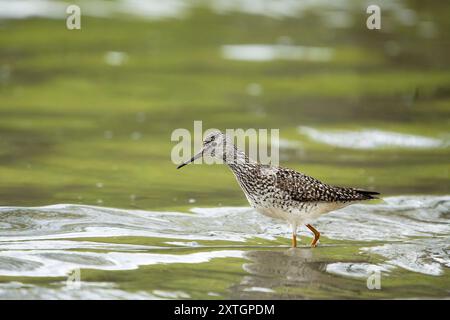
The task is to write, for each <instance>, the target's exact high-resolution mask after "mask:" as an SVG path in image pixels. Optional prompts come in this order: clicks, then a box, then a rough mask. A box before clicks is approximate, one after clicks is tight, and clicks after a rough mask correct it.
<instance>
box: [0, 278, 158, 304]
mask: <svg viewBox="0 0 450 320" xmlns="http://www.w3.org/2000/svg"><path fill="white" fill-rule="evenodd" d="M0 299H10V300H23V299H27V300H38V299H40V300H110V299H131V300H150V299H151V300H155V299H161V298H160V297H158V296H155V295H151V294H149V293H147V292H144V291H137V292H129V291H124V290H120V289H118V288H116V286H115V285H114V284H113V283H107V282H82V283H81V284H80V286H79V288H71V287H69V286H66V285H65V284H64V283H52V284H51V286H50V287H42V286H36V285H32V284H24V283H21V282H17V281H13V282H7V283H0Z"/></svg>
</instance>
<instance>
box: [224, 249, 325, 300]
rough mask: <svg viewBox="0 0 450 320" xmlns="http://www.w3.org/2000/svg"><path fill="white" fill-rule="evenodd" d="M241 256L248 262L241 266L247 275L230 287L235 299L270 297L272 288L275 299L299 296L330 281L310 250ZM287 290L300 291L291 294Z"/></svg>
mask: <svg viewBox="0 0 450 320" xmlns="http://www.w3.org/2000/svg"><path fill="white" fill-rule="evenodd" d="M244 257H245V258H247V259H249V260H250V262H249V263H246V264H244V266H243V268H244V270H245V271H246V272H248V273H249V274H250V275H248V276H246V277H244V279H243V280H242V281H241V283H240V284H239V285H235V286H233V287H232V288H231V292H232V295H235V296H236V297H238V298H243V299H247V298H249V299H250V298H251V299H259V298H264V297H268V296H269V297H272V298H273V297H274V295H275V293H274V291H273V290H274V289H277V294H276V296H277V297H278V298H287V297H288V296H287V295H299V297H301V296H300V295H301V290H303V289H304V290H313V289H314V288H316V289H317V288H318V287H319V286H322V285H324V283H326V282H330V281H331V280H330V278H331V276H330V275H328V274H326V273H325V269H326V263H324V262H321V261H318V260H316V259H317V258H315V257H314V252H313V251H311V250H307V249H297V250H292V249H289V250H287V251H266V250H260V251H248V252H246V253H245V255H244ZM290 288H298V289H299V290H298V291H297V293H294V292H291V290H290ZM283 289H284V290H285V292H283Z"/></svg>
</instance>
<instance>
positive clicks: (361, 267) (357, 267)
mask: <svg viewBox="0 0 450 320" xmlns="http://www.w3.org/2000/svg"><path fill="white" fill-rule="evenodd" d="M391 269H393V267H392V266H390V265H386V264H383V265H376V264H371V263H352V262H335V263H330V264H328V265H327V266H326V271H327V272H328V273H332V274H336V275H340V276H345V277H351V278H367V277H369V276H370V275H371V274H373V273H374V272H380V273H383V272H384V273H386V272H389V271H390V270H391Z"/></svg>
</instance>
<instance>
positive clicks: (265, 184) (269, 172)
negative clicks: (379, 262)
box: [178, 131, 379, 247]
mask: <svg viewBox="0 0 450 320" xmlns="http://www.w3.org/2000/svg"><path fill="white" fill-rule="evenodd" d="M203 156H210V157H216V158H219V159H222V160H223V161H224V162H225V163H226V164H227V165H228V166H229V167H230V169H231V171H232V172H233V173H234V175H235V177H236V179H237V181H238V183H239V185H240V187H241V188H242V190H243V191H244V194H245V196H246V197H247V200H248V202H249V203H250V205H251V206H252V207H253V208H255V209H256V210H257V211H258V212H260V213H262V214H264V215H266V216H269V217H272V218H278V219H282V220H285V221H287V222H288V223H289V224H290V225H291V227H292V246H293V247H296V246H297V228H298V226H300V225H306V227H307V228H308V229H309V230H311V231H312V233H313V234H314V239H313V240H312V242H311V246H312V247H315V246H317V242H318V241H319V238H320V232H319V231H317V230H316V229H315V228H314V227H313V226H312V225H311V224H310V223H311V222H312V221H314V220H315V219H317V218H318V217H319V216H321V215H322V214H325V213H328V212H330V211H333V210H337V209H340V208H343V207H345V206H348V205H350V204H352V203H355V202H358V201H362V200H369V199H376V197H375V195H377V194H379V193H378V192H374V191H366V190H360V189H355V188H343V187H336V186H331V185H328V184H325V183H322V182H320V181H319V180H317V179H315V178H312V177H309V176H307V175H305V174H302V173H299V172H297V171H294V170H291V169H287V168H282V167H275V166H270V165H262V164H260V163H258V162H256V161H254V160H252V159H250V158H249V157H247V156H246V154H245V153H244V152H242V151H241V150H239V149H238V148H236V146H235V145H234V144H233V141H232V140H231V139H230V138H229V137H227V136H226V135H225V134H223V133H222V132H220V131H214V132H212V133H210V134H209V135H207V136H206V138H205V140H204V141H203V147H202V149H201V150H200V151H199V152H198V153H197V154H196V155H194V156H193V157H192V158H191V159H190V160H188V161H186V162H184V163H182V164H180V165H179V166H178V169H179V168H181V167H183V166H185V165H187V164H189V163H191V162H193V161H195V160H196V159H198V158H200V157H203Z"/></svg>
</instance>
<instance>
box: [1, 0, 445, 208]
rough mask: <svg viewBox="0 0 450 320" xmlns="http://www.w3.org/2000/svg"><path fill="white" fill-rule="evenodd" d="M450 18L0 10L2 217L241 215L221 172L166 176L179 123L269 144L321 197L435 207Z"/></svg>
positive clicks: (282, 4)
mask: <svg viewBox="0 0 450 320" xmlns="http://www.w3.org/2000/svg"><path fill="white" fill-rule="evenodd" d="M69 4H77V5H78V6H79V7H80V8H81V30H68V29H67V28H66V17H67V16H68V14H66V8H67V6H68V5H69ZM370 4H376V5H379V6H380V8H381V30H369V29H367V27H366V20H367V18H368V17H369V14H367V13H366V8H367V6H368V5H370ZM449 17H450V4H449V3H447V2H443V1H431V2H427V3H426V4H425V3H423V1H414V0H402V1H352V0H339V1H328V0H319V1H317V0H315V1H293V0H242V1H234V0H227V1H225V0H211V1H206V0H204V1H202V0H168V1H156V0H155V1H153V0H151V1H143V0H142V1H140V0H118V1H97V0H95V1H71V2H62V1H47V0H43V1H38V0H36V1H31V0H30V1H0V19H1V22H0V30H1V38H0V59H1V60H0V112H1V117H0V177H1V178H0V204H2V205H27V206H30V205H43V204H51V203H61V202H63V203H84V204H101V205H104V206H112V207H139V208H174V207H180V206H184V205H187V204H189V201H191V202H192V201H196V203H197V204H199V203H200V204H201V205H205V206H210V205H214V206H216V205H219V204H224V203H226V204H229V205H236V204H245V202H246V200H245V198H244V197H243V196H242V194H241V191H240V190H239V188H238V186H237V184H236V183H235V181H234V177H233V176H232V175H231V174H230V172H228V170H227V168H225V167H221V166H192V167H190V168H188V169H187V170H186V171H185V172H180V171H177V170H175V165H174V164H173V163H172V162H171V161H170V152H171V149H172V147H173V146H174V145H175V143H174V142H171V141H170V135H171V132H172V131H173V130H174V129H176V128H187V129H188V130H193V121H194V120H202V121H203V128H204V129H206V128H211V127H215V128H219V129H225V128H245V129H247V128H268V129H270V128H278V129H280V136H281V138H282V139H281V143H280V148H281V164H282V165H283V166H288V167H291V168H294V169H297V170H300V171H302V172H304V173H307V174H310V175H313V176H316V177H318V178H319V179H323V180H325V181H326V182H328V183H332V184H338V185H345V186H347V185H348V186H350V185H353V186H357V187H360V188H368V189H376V190H378V191H380V192H382V193H383V194H385V195H386V194H389V195H390V194H416V193H420V194H423V193H427V194H428V193H431V194H434V193H440V194H442V193H448V192H449V188H450V184H449V183H448V178H449V154H450V151H449V125H450V117H449V114H450V70H449V63H448V62H449V57H450V42H449V38H448V30H450V25H449V24H450V22H449V21H450V20H449ZM213 178H214V181H215V182H216V183H214V184H212V183H211V179H213Z"/></svg>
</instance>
